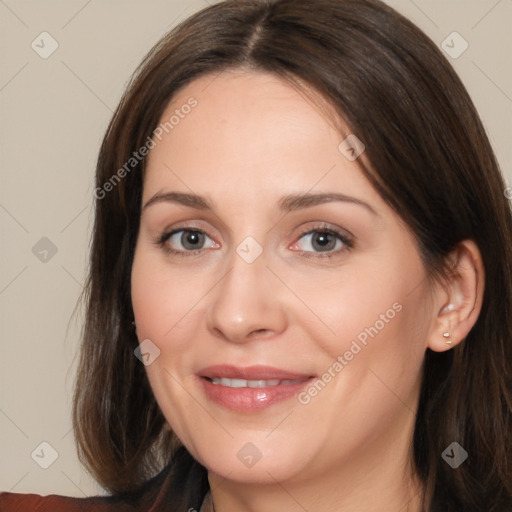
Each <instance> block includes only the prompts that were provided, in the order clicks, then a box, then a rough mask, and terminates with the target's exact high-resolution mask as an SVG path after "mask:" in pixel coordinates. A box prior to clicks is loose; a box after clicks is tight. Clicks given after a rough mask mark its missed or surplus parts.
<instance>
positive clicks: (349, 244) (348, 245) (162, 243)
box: [155, 224, 354, 259]
mask: <svg viewBox="0 0 512 512" xmlns="http://www.w3.org/2000/svg"><path fill="white" fill-rule="evenodd" d="M181 231H188V232H191V233H202V234H204V235H206V236H208V234H207V233H206V232H204V231H203V230H202V229H198V228H195V227H193V226H184V227H181V228H179V229H174V230H172V231H168V232H164V233H163V234H162V235H161V236H160V237H159V238H158V239H157V240H156V242H155V244H156V245H157V246H158V247H160V248H161V249H162V250H163V251H165V252H166V253H167V254H169V255H173V256H174V255H175V256H181V257H188V256H195V255H197V254H199V253H200V252H201V251H203V250H204V249H198V250H196V251H178V250H176V249H172V248H170V247H169V246H168V245H166V242H167V240H168V239H169V238H170V237H171V236H173V235H175V234H176V233H180V232H181ZM312 233H322V234H329V235H335V236H336V237H337V238H338V239H339V240H341V242H343V244H344V246H345V247H343V248H341V249H338V250H336V251H330V252H328V253H319V252H314V251H299V252H302V253H305V254H302V256H303V257H304V258H318V259H325V258H333V257H335V256H339V255H340V254H341V253H344V252H348V251H350V250H352V249H353V247H354V241H353V239H352V238H351V237H349V236H347V235H346V234H344V233H342V232H341V231H338V230H337V229H335V228H330V227H327V225H325V224H321V225H318V226H314V227H313V228H309V229H306V230H304V231H302V232H301V233H300V235H299V237H298V239H297V240H300V239H301V238H302V237H304V236H305V235H310V234H312ZM208 238H211V237H209V236H208ZM311 252H313V253H314V254H315V256H312V255H309V253H311Z"/></svg>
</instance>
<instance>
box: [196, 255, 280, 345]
mask: <svg viewBox="0 0 512 512" xmlns="http://www.w3.org/2000/svg"><path fill="white" fill-rule="evenodd" d="M285 299H286V290H285V287H284V285H283V283H282V282H281V281H280V280H279V279H277V278H276V276H275V275H274V273H273V272H272V271H270V270H269V268H268V267H267V264H266V260H265V258H264V253H263V254H261V255H260V256H259V257H258V258H257V259H256V260H255V261H253V262H252V263H247V262H246V261H244V259H243V258H241V257H240V256H239V255H238V254H237V253H236V252H235V251H234V253H233V256H232V258H231V260H230V267H229V269H228V270H227V272H226V273H225V274H224V276H223V277H222V278H221V280H220V282H219V283H218V284H217V286H215V287H214V289H213V290H212V291H211V298H210V300H211V303H210V304H209V307H208V310H207V314H206V317H207V326H208V330H209V331H210V332H211V334H212V335H213V336H217V337H221V338H223V339H224V340H226V341H229V342H232V343H245V342H248V341H250V340H254V339H260V338H261V339H265V338H269V337H274V336H275V335H277V334H279V333H281V332H283V330H284V329H285V328H286V322H287V318H286V309H285V303H284V301H285Z"/></svg>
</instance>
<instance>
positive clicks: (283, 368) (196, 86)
mask: <svg viewBox="0 0 512 512" xmlns="http://www.w3.org/2000/svg"><path fill="white" fill-rule="evenodd" d="M191 98H193V100H191ZM187 104H188V105H194V106H193V107H191V108H186V107H184V106H185V105H187ZM176 111H178V112H176ZM173 115H175V117H176V119H174V121H173V123H172V129H170V128H169V126H170V125H168V128H167V132H168V133H166V132H165V131H163V134H162V133H161V131H159V132H158V134H159V135H160V137H159V138H160V139H161V140H159V138H157V137H155V139H154V140H155V144H156V145H155V147H154V148H153V149H152V150H151V152H150V155H149V157H148V161H147V168H146V174H145V177H144V187H143V201H142V205H143V208H142V213H141V223H140V231H139V235H138V240H137V246H136V251H135V258H134V262H133V269H132V283H131V285H132V303H133V308H134V314H135V320H136V324H137V336H138V338H139V341H140V342H141V343H142V342H144V343H145V344H146V345H145V347H146V348H147V349H148V347H149V348H150V350H149V352H150V353H151V354H153V355H152V356H150V359H149V360H148V361H152V362H151V363H150V364H148V365H147V366H146V371H147V374H148V377H149V380H150V383H151V386H152V389H153V391H154V394H155V397H156V400H157V401H158V403H159V405H160V407H161V409H162V411H163V414H164V415H165V417H166V418H167V421H168V422H169V424H170V425H171V427H172V429H173V430H174V432H175V433H176V434H177V436H178V437H179V438H180V439H181V441H182V442H183V443H184V444H185V446H186V447H187V448H188V450H189V451H190V452H191V453H192V455H193V456H194V457H195V458H197V459H198V460H199V461H200V462H201V463H202V464H203V465H204V466H205V467H207V468H208V469H209V470H210V472H213V473H215V474H218V475H223V476H227V475H229V478H230V479H235V480H238V481H245V482H249V481H250V482H271V481H272V482H274V479H276V480H278V481H286V480H296V481H299V480H300V479H303V478H306V477H307V478H310V477H311V476H312V475H321V474H322V473H324V474H325V472H327V471H331V472H333V471H334V472H336V471H339V470H341V468H346V467H351V468H353V470H354V471H356V466H357V465H359V466H360V467H362V464H363V461H370V460H371V459H372V458H380V460H383V459H382V457H393V454H394V455H396V454H397V453H399V454H404V455H405V454H406V451H407V449H408V443H409V441H410V439H409V437H410V435H412V430H413V425H414V419H415V416H414V412H415V408H416V403H417V400H418V390H419V383H420V376H421V365H422V361H423V356H424V352H425V346H426V341H425V338H426V336H427V332H428V328H429V325H428V324H427V322H426V321H425V320H422V319H424V318H426V317H428V312H429V311H430V310H431V308H432V304H431V302H430V300H429V295H428V290H427V287H426V281H425V269H424V266H423V264H422V261H421V259H420V256H419V253H418V249H417V246H416V243H415V239H414V237H413V235H412V234H411V232H410V231H409V230H408V229H407V228H406V227H405V225H404V224H403V223H402V222H401V221H400V219H399V217H398V216H397V214H396V213H395V212H394V211H393V210H391V209H390V208H389V207H388V206H387V204H386V203H385V202H384V201H383V200H382V198H381V197H380V196H379V195H378V193H377V192H376V191H375V190H374V189H373V188H372V186H371V185H370V183H369V181H368V180H367V179H366V178H365V176H364V174H363V172H362V171H361V170H360V168H359V166H358V161H357V159H356V160H353V159H349V158H347V156H350V154H349V153H346V152H344V151H343V148H344V146H343V145H342V146H341V150H340V149H339V146H340V143H342V142H343V140H344V138H345V137H344V136H342V135H340V133H339V131H338V130H337V129H336V128H335V127H334V126H333V125H332V124H331V123H330V122H329V120H328V119H326V117H325V116H324V115H323V114H322V113H321V111H320V110H319V108H318V107H317V104H316V103H313V102H311V101H310V100H308V99H307V98H306V97H305V96H304V95H303V94H301V93H299V92H298V91H297V90H296V89H295V88H293V87H292V86H291V85H290V84H288V83H287V82H285V81H282V80H281V79H279V78H277V77H275V76H273V75H270V74H265V73H261V72H249V71H245V72H242V71H236V72H235V71H230V72H224V73H222V74H221V75H219V76H217V77H216V78H215V79H213V77H211V76H208V77H202V78H200V79H198V80H196V81H195V82H193V83H192V84H190V85H188V86H187V87H186V88H184V89H182V90H181V91H180V92H179V93H178V94H177V95H176V96H175V97H174V98H173V100H172V102H171V104H170V105H169V106H168V108H167V110H166V111H165V113H164V115H163V116H162V122H165V121H168V120H169V119H170V118H171V116H173ZM178 118H179V121H178V122H176V120H177V119H178ZM347 133H349V132H347ZM364 157H365V155H364V153H363V154H362V155H361V156H360V157H359V158H364ZM178 193H179V194H182V195H181V196H179V195H177V194H178ZM172 194H174V195H172ZM192 194H193V195H198V196H201V197H202V198H203V202H199V201H197V200H192V198H191V197H190V196H186V195H192ZM305 194H311V195H315V196H316V199H314V198H310V199H309V200H307V201H306V200H304V197H303V196H304V195H305ZM321 194H331V197H330V199H331V200H328V199H329V196H323V200H321V198H322V196H321ZM333 194H338V195H339V196H338V197H335V196H334V195H333ZM301 198H302V200H301ZM425 313H427V314H425ZM144 340H149V341H144ZM158 351H159V355H158ZM156 356H157V357H156ZM221 379H222V380H221ZM395 458H396V457H395ZM384 460H385V459H384ZM270 475H271V476H270ZM306 475H307V476H306Z"/></svg>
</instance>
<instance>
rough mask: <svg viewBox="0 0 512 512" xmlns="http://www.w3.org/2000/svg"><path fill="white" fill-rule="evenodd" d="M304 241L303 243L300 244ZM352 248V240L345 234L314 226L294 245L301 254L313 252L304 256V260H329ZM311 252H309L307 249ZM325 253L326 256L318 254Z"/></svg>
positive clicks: (322, 226) (332, 229)
mask: <svg viewBox="0 0 512 512" xmlns="http://www.w3.org/2000/svg"><path fill="white" fill-rule="evenodd" d="M301 240H304V242H301ZM353 246H354V243H353V240H352V239H351V238H350V237H349V236H348V235H346V234H344V233H342V232H341V231H338V230H337V229H334V228H327V227H326V226H325V224H324V225H321V226H315V227H313V228H311V229H309V230H307V231H305V232H303V233H302V234H301V235H300V238H299V241H298V242H296V243H295V244H294V246H293V247H294V248H298V249H299V250H300V251H302V252H313V253H316V254H314V255H304V256H305V257H306V258H331V257H333V256H337V255H339V254H340V253H343V252H345V251H349V250H350V249H352V248H353ZM310 247H311V248H312V250H309V248H310ZM318 253H326V254H318Z"/></svg>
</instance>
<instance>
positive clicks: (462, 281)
mask: <svg viewBox="0 0 512 512" xmlns="http://www.w3.org/2000/svg"><path fill="white" fill-rule="evenodd" d="M448 260H449V261H448V262H449V271H448V277H447V279H446V280H443V282H442V283H439V286H438V287H436V291H435V296H434V308H435V309H434V312H435V315H436V316H435V317H434V318H433V323H432V327H431V330H430V332H429V335H428V340H427V346H428V348H430V349H431V350H434V351H435V352H444V351H445V350H449V349H451V348H452V347H454V346H456V345H458V344H459V343H460V342H461V341H463V340H464V339H465V337H466V336H467V335H468V333H469V331H470V330H471V328H472V327H473V326H474V325H475V323H476V321H477V319H478V316H479V314H480V311H481V309H482V302H483V296H484V286H485V271H484V265H483V262H482V256H481V254H480V251H479V249H478V246H477V245H476V244H475V242H473V240H464V241H462V242H460V244H459V245H457V247H456V248H455V249H454V250H453V251H452V252H451V253H450V254H449V255H448ZM450 342H451V343H450Z"/></svg>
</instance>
